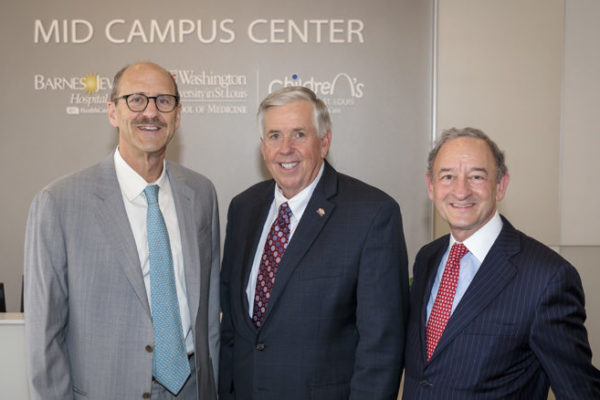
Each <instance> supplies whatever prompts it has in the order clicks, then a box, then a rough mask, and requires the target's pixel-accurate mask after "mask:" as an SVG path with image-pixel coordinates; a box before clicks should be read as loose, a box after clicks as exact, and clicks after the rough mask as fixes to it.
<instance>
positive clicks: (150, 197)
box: [144, 185, 159, 205]
mask: <svg viewBox="0 0 600 400" xmlns="http://www.w3.org/2000/svg"><path fill="white" fill-rule="evenodd" d="M158 188H159V186H158V185H148V186H146V188H145V189H144V194H145V195H146V201H147V202H148V205H152V204H156V203H158Z"/></svg>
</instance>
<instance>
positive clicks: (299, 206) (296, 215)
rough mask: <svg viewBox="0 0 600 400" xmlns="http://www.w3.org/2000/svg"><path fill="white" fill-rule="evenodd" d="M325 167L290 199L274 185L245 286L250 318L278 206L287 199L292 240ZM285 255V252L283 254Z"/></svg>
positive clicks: (322, 165) (290, 238)
mask: <svg viewBox="0 0 600 400" xmlns="http://www.w3.org/2000/svg"><path fill="white" fill-rule="evenodd" d="M324 169H325V163H323V164H321V169H320V170H319V173H318V174H317V177H316V178H315V179H314V180H313V181H312V182H311V183H310V185H308V186H307V187H305V188H304V189H302V191H300V193H298V194H297V195H295V196H294V197H292V198H291V199H287V198H286V197H285V196H284V195H283V192H282V191H281V189H280V188H279V186H277V185H275V198H274V199H273V202H272V203H271V208H270V209H269V214H268V215H267V219H266V221H265V224H264V226H263V230H262V234H261V236H260V241H259V242H258V246H257V247H256V253H255V254H254V262H253V263H252V270H251V271H250V277H249V279H248V286H247V287H246V295H247V296H248V314H249V315H250V318H252V313H253V312H254V295H255V292H256V280H257V279H258V272H259V270H260V260H261V258H262V254H263V251H264V248H265V242H266V241H267V236H268V235H269V231H270V230H271V225H273V222H275V219H277V214H278V212H279V207H280V206H281V205H282V204H283V203H285V202H286V201H287V203H288V206H289V207H290V209H291V210H292V218H291V219H290V237H289V239H288V243H289V242H290V241H291V240H292V236H293V235H294V232H295V231H296V227H297V226H298V222H300V219H301V218H302V215H303V214H304V210H305V209H306V206H307V205H308V201H309V200H310V198H311V197H312V194H313V192H314V191H315V187H316V186H317V183H319V181H320V180H321V176H322V175H323V170H324ZM284 256H285V254H284ZM275 282H277V277H275Z"/></svg>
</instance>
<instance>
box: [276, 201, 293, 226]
mask: <svg viewBox="0 0 600 400" xmlns="http://www.w3.org/2000/svg"><path fill="white" fill-rule="evenodd" d="M278 215H279V217H278V218H283V221H284V222H285V223H286V224H289V223H290V218H292V209H291V208H290V206H289V204H288V203H287V201H286V202H285V203H282V204H281V205H280V206H279V214H278Z"/></svg>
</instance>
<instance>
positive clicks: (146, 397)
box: [142, 392, 150, 399]
mask: <svg viewBox="0 0 600 400" xmlns="http://www.w3.org/2000/svg"><path fill="white" fill-rule="evenodd" d="M149 398H150V393H148V392H145V393H144V394H143V395H142V399H149Z"/></svg>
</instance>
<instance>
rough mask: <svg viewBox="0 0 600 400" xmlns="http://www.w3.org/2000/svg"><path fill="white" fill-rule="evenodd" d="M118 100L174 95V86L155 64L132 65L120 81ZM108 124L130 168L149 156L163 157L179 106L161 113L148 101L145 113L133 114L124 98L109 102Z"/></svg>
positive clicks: (179, 109)
mask: <svg viewBox="0 0 600 400" xmlns="http://www.w3.org/2000/svg"><path fill="white" fill-rule="evenodd" d="M118 89H119V90H118V93H117V97H120V96H124V95H128V94H132V93H143V94H145V95H146V96H157V95H159V94H171V95H175V87H174V85H173V82H172V80H171V78H170V77H169V75H168V72H167V71H165V70H164V69H162V68H160V67H159V66H157V65H155V64H150V63H142V64H135V65H132V66H131V67H129V68H127V69H126V70H125V72H123V75H122V76H121V79H120V81H119V88H118ZM108 118H109V120H110V123H111V124H112V125H113V126H114V127H116V128H117V129H118V130H119V152H120V153H121V156H122V157H123V159H124V160H125V161H127V162H128V163H129V164H130V165H133V164H136V161H140V160H144V159H147V158H148V157H152V156H159V157H164V154H165V151H166V148H167V144H168V143H169V141H170V140H171V138H172V137H173V135H174V134H175V131H176V130H177V128H178V127H179V120H180V118H181V104H179V105H178V106H177V107H176V108H175V110H173V111H171V112H168V113H163V112H160V111H158V110H157V108H156V104H155V102H154V100H149V102H148V106H147V107H146V109H145V110H144V111H140V112H133V111H131V110H129V108H128V107H127V102H126V101H125V99H118V100H117V101H110V102H109V103H108Z"/></svg>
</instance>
